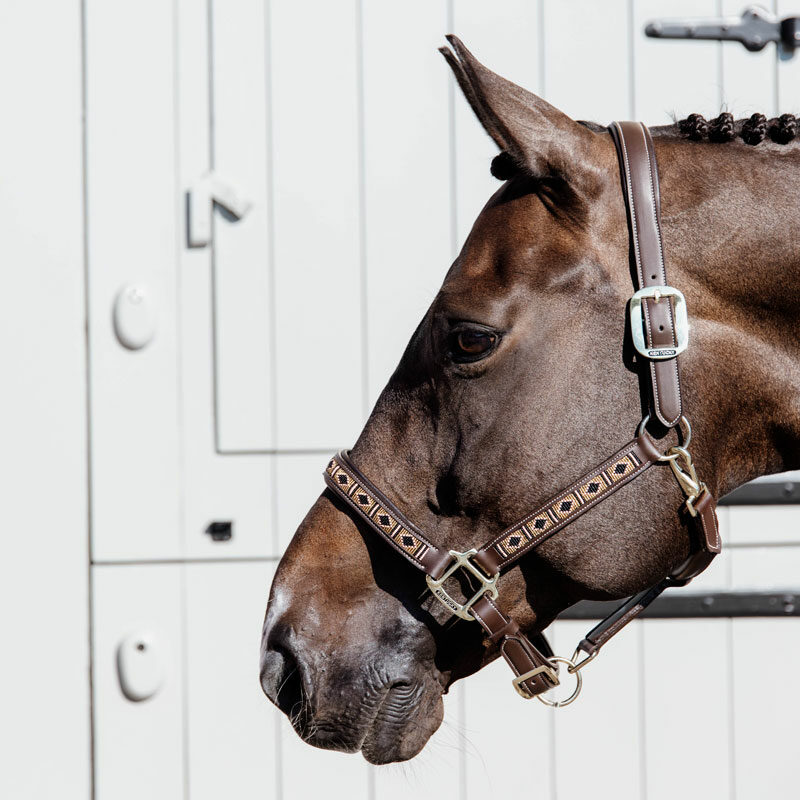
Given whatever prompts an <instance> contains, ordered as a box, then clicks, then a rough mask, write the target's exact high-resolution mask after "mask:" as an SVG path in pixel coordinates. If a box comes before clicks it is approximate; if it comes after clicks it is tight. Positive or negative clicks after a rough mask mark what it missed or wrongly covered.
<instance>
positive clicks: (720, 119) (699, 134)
mask: <svg viewBox="0 0 800 800" xmlns="http://www.w3.org/2000/svg"><path fill="white" fill-rule="evenodd" d="M581 124H582V125H585V126H586V127H587V128H589V129H590V130H593V131H595V132H596V133H597V132H599V131H603V130H606V128H605V126H603V125H598V124H597V123H595V122H583V121H581ZM799 125H800V117H796V116H795V115H794V114H781V115H780V116H779V117H773V118H772V119H767V118H766V117H765V116H764V115H763V114H753V115H752V116H750V117H748V118H747V119H738V120H737V119H734V118H733V114H730V113H729V112H727V111H724V112H722V113H721V114H719V115H718V116H716V117H714V119H711V120H707V119H706V118H705V117H704V116H703V115H702V114H689V116H688V117H686V119H682V120H679V121H678V122H677V123H675V126H674V129H675V133H676V134H677V135H678V136H680V137H682V138H684V139H689V140H691V141H695V142H702V141H707V142H732V141H734V140H735V139H737V138H739V139H741V140H742V141H743V142H745V143H746V144H749V145H757V144H760V143H761V142H763V141H764V139H768V140H769V141H771V142H775V143H777V144H789V142H791V141H792V140H793V139H795V138H796V137H797V134H798V126H799ZM662 130H664V129H663V128H662ZM491 172H492V175H494V177H495V178H497V179H498V180H501V181H507V180H511V178H513V177H514V176H515V175H518V174H519V173H520V172H524V170H523V169H522V168H521V167H520V166H519V165H518V164H517V163H516V162H515V161H514V159H513V158H512V157H511V155H510V154H509V153H506V152H501V153H498V155H496V156H495V157H494V158H493V159H492V165H491Z"/></svg>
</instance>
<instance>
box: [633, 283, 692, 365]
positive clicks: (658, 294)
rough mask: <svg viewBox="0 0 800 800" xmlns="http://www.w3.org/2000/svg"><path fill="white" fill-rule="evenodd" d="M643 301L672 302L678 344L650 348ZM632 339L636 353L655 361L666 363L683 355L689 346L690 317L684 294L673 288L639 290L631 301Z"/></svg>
mask: <svg viewBox="0 0 800 800" xmlns="http://www.w3.org/2000/svg"><path fill="white" fill-rule="evenodd" d="M642 300H653V301H655V302H656V303H660V302H661V301H662V300H666V301H667V302H670V301H672V305H673V314H672V317H673V320H674V321H675V338H676V339H677V340H678V344H677V345H674V346H668V347H648V346H647V342H646V340H645V333H644V317H643V312H642ZM630 315H631V337H632V338H633V346H634V347H635V348H636V352H637V353H640V354H641V355H643V356H644V357H645V358H649V359H651V360H653V361H664V360H665V359H667V358H675V356H677V355H678V354H679V353H682V352H683V351H684V350H685V349H686V346H687V345H688V344H689V316H688V314H687V313H686V298H685V297H684V296H683V293H682V292H680V291H679V290H678V289H675V288H673V287H672V286H646V287H645V288H644V289H639V291H638V292H636V294H634V295H633V297H631V300H630Z"/></svg>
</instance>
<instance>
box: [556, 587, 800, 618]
mask: <svg viewBox="0 0 800 800" xmlns="http://www.w3.org/2000/svg"><path fill="white" fill-rule="evenodd" d="M621 603H622V601H621V600H609V601H602V602H601V601H594V600H582V601H581V602H580V603H576V604H575V605H574V606H571V607H570V608H568V609H566V610H565V611H562V612H561V614H559V617H558V618H559V619H604V618H605V617H607V616H608V615H609V614H610V613H611V612H612V611H614V609H616V608H617V607H618V606H619V605H621ZM648 617H649V618H650V619H714V618H720V617H728V618H730V617H800V592H714V593H708V594H687V593H685V592H682V593H680V594H675V595H669V594H667V595H662V596H661V597H659V598H658V599H656V600H654V601H653V602H652V603H651V604H650V605H649V606H648V607H647V608H646V609H645V610H644V611H643V612H642V614H641V615H640V618H648Z"/></svg>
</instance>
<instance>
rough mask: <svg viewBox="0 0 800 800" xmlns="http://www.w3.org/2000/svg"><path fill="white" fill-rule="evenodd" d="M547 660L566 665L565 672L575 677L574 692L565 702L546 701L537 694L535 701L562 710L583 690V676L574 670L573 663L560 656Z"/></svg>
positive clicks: (542, 696)
mask: <svg viewBox="0 0 800 800" xmlns="http://www.w3.org/2000/svg"><path fill="white" fill-rule="evenodd" d="M547 660H548V661H551V662H552V661H556V662H558V663H560V664H566V666H567V671H568V672H569V673H570V675H574V676H575V691H573V692H572V694H571V695H570V696H569V697H568V698H567V699H566V700H548V699H547V698H546V697H545V696H544V695H542V694H537V695H536V699H537V700H538V701H539V702H540V703H544V705H546V706H549V707H550V708H563V707H564V706H568V705H569V704H570V703H574V702H575V700H576V699H577V697H578V695H579V694H580V693H581V689H582V688H583V676H582V675H581V673H580V672H579V671H578V670H576V669H575V662H574V661H572V660H571V659H569V658H563V657H562V656H550V658H548V659H547Z"/></svg>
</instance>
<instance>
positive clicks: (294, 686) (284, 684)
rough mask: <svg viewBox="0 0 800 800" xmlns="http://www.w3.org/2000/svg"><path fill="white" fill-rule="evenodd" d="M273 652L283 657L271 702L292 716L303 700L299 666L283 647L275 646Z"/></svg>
mask: <svg viewBox="0 0 800 800" xmlns="http://www.w3.org/2000/svg"><path fill="white" fill-rule="evenodd" d="M275 652H277V653H278V654H279V655H280V656H281V657H282V658H283V669H282V671H281V675H280V682H279V683H278V685H277V687H276V689H275V697H274V698H273V702H274V703H275V705H276V706H278V708H279V709H280V710H281V711H283V713H284V714H286V715H287V716H288V717H294V716H297V714H298V712H299V711H300V709H301V708H302V707H303V701H304V700H305V692H304V691H303V677H302V675H301V674H300V666H299V664H298V663H297V660H296V659H295V657H294V656H293V655H292V653H290V652H289V651H288V650H285V649H284V648H283V647H281V646H278V647H276V648H275Z"/></svg>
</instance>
